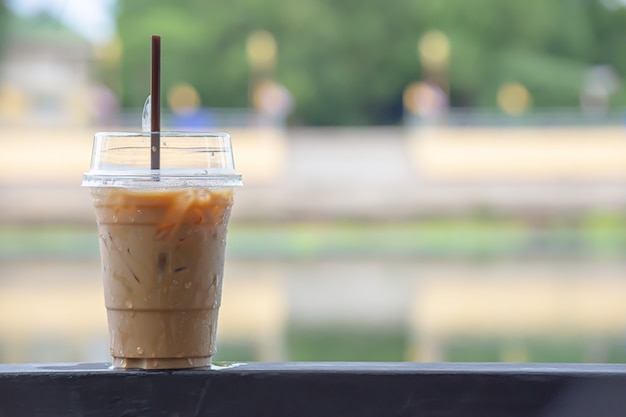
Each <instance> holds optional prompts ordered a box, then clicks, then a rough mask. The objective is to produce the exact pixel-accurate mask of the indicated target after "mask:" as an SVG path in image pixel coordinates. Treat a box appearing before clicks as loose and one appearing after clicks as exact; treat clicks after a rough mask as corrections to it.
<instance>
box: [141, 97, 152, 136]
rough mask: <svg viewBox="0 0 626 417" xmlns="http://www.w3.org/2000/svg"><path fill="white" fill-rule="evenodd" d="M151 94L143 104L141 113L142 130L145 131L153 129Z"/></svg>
mask: <svg viewBox="0 0 626 417" xmlns="http://www.w3.org/2000/svg"><path fill="white" fill-rule="evenodd" d="M151 101H152V100H151V99H150V96H148V98H147V99H146V102H145V103H144V105H143V113H141V130H143V131H144V132H149V131H150V130H151V118H152V117H151V114H150V104H151Z"/></svg>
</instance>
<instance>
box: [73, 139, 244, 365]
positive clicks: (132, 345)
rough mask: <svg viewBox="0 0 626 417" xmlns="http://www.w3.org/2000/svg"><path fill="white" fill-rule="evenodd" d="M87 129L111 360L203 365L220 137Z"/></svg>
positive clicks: (229, 172)
mask: <svg viewBox="0 0 626 417" xmlns="http://www.w3.org/2000/svg"><path fill="white" fill-rule="evenodd" d="M160 136H161V139H160V143H161V147H160V169H157V170H153V169H150V158H151V152H152V149H151V134H150V132H146V133H97V134H96V135H95V139H94V145H93V153H92V159H91V169H90V170H89V172H88V173H86V174H85V175H84V176H83V183H82V185H83V186H85V187H89V188H90V192H91V195H92V198H93V204H94V208H95V212H96V220H97V223H98V234H99V245H100V256H101V260H102V271H103V282H104V296H105V305H106V309H107V319H108V326H109V336H110V343H111V349H110V351H111V356H112V362H113V366H115V367H119V368H143V369H175V368H195V367H205V366H210V365H211V357H212V356H213V355H214V354H215V350H216V343H215V334H216V328H217V317H218V311H219V306H220V299H221V288H222V279H223V275H224V249H225V245H226V232H227V224H228V218H229V215H230V210H231V207H232V204H233V191H234V188H235V187H239V186H241V185H242V182H241V175H240V174H238V173H237V172H236V171H235V169H234V162H233V153H232V147H231V142H230V137H229V135H227V134H225V133H191V132H160Z"/></svg>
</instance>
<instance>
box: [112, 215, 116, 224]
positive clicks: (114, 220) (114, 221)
mask: <svg viewBox="0 0 626 417" xmlns="http://www.w3.org/2000/svg"><path fill="white" fill-rule="evenodd" d="M112 220H113V223H117V216H116V215H113V219H112Z"/></svg>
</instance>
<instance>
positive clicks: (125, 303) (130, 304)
mask: <svg viewBox="0 0 626 417" xmlns="http://www.w3.org/2000/svg"><path fill="white" fill-rule="evenodd" d="M124 305H125V306H126V308H133V302H132V301H130V300H126V301H125V302H124Z"/></svg>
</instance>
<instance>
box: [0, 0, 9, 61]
mask: <svg viewBox="0 0 626 417" xmlns="http://www.w3.org/2000/svg"><path fill="white" fill-rule="evenodd" d="M8 26H9V9H8V7H7V5H6V1H5V0H0V57H1V56H2V52H3V51H4V44H5V43H6V40H7V33H6V30H7V27H8Z"/></svg>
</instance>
